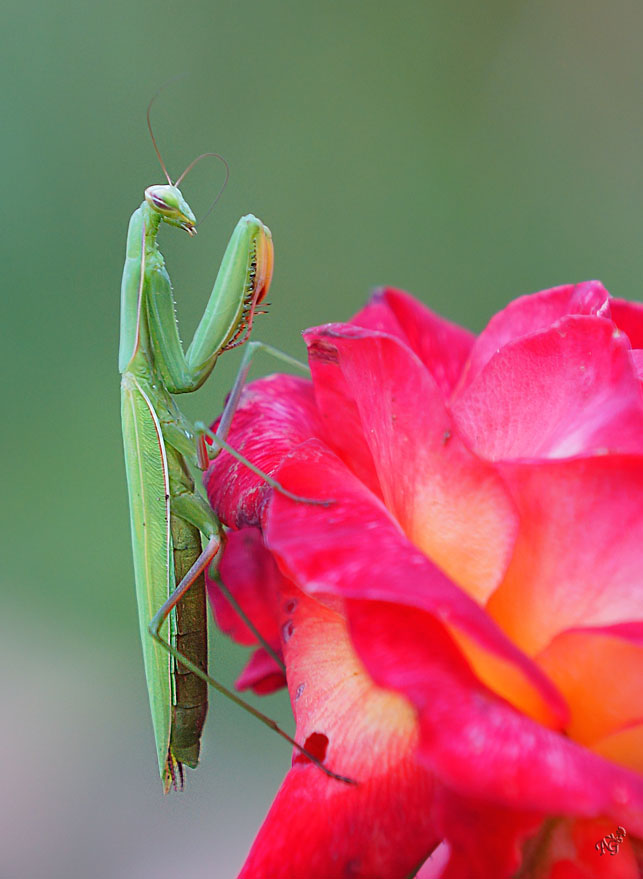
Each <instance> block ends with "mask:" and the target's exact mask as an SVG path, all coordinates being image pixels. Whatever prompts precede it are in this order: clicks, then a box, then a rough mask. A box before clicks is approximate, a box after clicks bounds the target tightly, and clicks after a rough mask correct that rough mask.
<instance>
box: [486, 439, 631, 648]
mask: <svg viewBox="0 0 643 879" xmlns="http://www.w3.org/2000/svg"><path fill="white" fill-rule="evenodd" d="M500 470H501V472H502V474H503V476H504V477H505V480H506V482H507V484H508V486H509V487H510V489H511V492H512V495H513V499H514V502H515V503H516V506H517V508H518V510H519V513H520V522H521V526H520V532H519V534H518V539H517V541H516V548H515V551H514V555H513V558H512V561H511V564H510V565H509V568H508V570H507V574H506V576H505V578H504V580H503V582H502V584H501V586H500V587H499V588H498V589H497V590H496V592H495V593H494V595H493V596H492V597H491V598H490V600H489V602H488V605H487V609H488V611H489V613H490V614H491V616H492V617H493V618H494V619H495V620H497V621H498V622H499V623H500V625H501V626H502V628H503V629H504V631H505V632H506V633H507V634H508V635H509V636H510V637H511V638H512V640H514V641H515V642H516V643H517V644H520V645H521V647H522V648H523V649H524V650H525V652H526V653H528V654H529V655H533V654H535V653H537V652H538V651H540V650H543V649H544V648H545V647H546V646H547V645H548V644H549V642H550V641H551V639H552V638H553V637H554V636H555V635H556V634H557V633H559V632H562V631H564V630H565V629H571V628H575V627H579V626H580V627H587V626H600V625H613V624H615V623H624V622H628V621H630V620H637V619H643V590H642V589H641V547H642V546H643V515H641V501H640V499H641V496H642V492H643V458H641V457H638V456H627V455H624V456H608V457H596V458H587V459H575V460H570V461H542V462H532V463H505V464H502V465H501V467H500Z"/></svg>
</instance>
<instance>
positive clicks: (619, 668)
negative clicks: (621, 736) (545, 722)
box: [537, 625, 643, 763]
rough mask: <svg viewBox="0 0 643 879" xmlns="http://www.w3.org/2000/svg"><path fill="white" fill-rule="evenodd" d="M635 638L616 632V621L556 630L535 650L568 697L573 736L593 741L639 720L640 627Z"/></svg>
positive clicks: (642, 695)
mask: <svg viewBox="0 0 643 879" xmlns="http://www.w3.org/2000/svg"><path fill="white" fill-rule="evenodd" d="M640 628H642V629H643V625H642V626H641V627H640ZM637 641H638V643H637V642H636V641H633V640H631V639H628V638H624V637H622V636H621V635H619V627H618V626H614V627H612V628H611V629H610V628H609V627H605V628H602V629H572V630H570V631H567V632H562V633H560V634H559V635H557V636H556V637H555V638H554V639H553V640H552V642H551V643H550V644H549V645H548V646H547V647H546V648H545V650H543V651H542V652H541V653H540V654H539V655H538V657H537V661H538V664H539V665H540V666H541V668H543V669H544V670H545V671H546V672H547V674H548V676H549V677H550V678H551V680H553V681H554V683H555V684H556V686H557V687H558V689H559V690H560V691H561V692H562V693H563V694H564V695H565V698H566V699H567V704H568V705H569V706H570V709H571V719H570V723H569V725H568V727H567V733H568V734H569V735H570V736H571V737H572V738H573V739H574V740H575V741H577V742H581V743H582V744H584V745H587V746H589V747H591V746H592V745H593V743H594V742H596V741H597V740H598V739H602V738H604V737H606V736H610V735H612V734H613V733H615V732H618V731H619V730H621V729H623V728H624V727H628V726H631V725H633V724H635V723H643V687H641V670H642V669H643V636H642V635H641V633H639V637H638V639H637ZM639 763H640V761H639Z"/></svg>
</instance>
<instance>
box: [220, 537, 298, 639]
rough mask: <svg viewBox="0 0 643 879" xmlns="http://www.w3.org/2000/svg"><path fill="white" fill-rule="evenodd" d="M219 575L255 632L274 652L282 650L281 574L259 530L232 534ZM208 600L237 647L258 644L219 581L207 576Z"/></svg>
mask: <svg viewBox="0 0 643 879" xmlns="http://www.w3.org/2000/svg"><path fill="white" fill-rule="evenodd" d="M219 576H220V577H221V580H222V581H223V584H224V585H225V587H226V588H227V589H228V591H229V592H230V593H231V595H232V597H233V599H234V601H236V603H237V604H238V605H239V607H240V608H241V610H242V611H243V612H244V614H245V615H246V616H247V617H248V618H249V619H250V621H251V622H252V624H253V625H254V627H255V629H257V630H258V632H259V633H260V634H261V636H262V637H263V639H264V641H267V642H268V644H270V646H271V647H273V648H274V649H277V650H279V649H280V646H279V645H280V636H279V627H278V624H277V616H276V613H277V612H276V602H277V598H278V595H279V587H280V584H281V574H280V573H279V571H278V569H277V566H276V565H275V562H274V560H273V558H272V556H271V555H270V553H268V552H266V548H265V546H264V544H263V538H262V536H261V532H260V531H259V530H258V529H257V528H243V529H242V530H241V531H230V532H229V533H228V539H227V542H226V546H225V549H224V552H223V557H222V559H221V561H220V562H219ZM206 586H207V590H208V597H209V599H210V604H211V605H212V612H213V614H214V618H215V620H216V623H217V626H218V627H219V628H220V629H221V631H222V632H225V634H226V635H228V636H229V637H230V638H232V639H233V640H235V641H236V642H237V643H238V644H245V645H247V644H257V643H258V641H257V637H256V635H255V633H254V632H252V631H251V630H250V629H249V628H248V627H247V626H246V624H245V623H244V622H243V620H242V619H241V617H240V616H239V614H238V613H237V611H236V609H235V608H234V607H233V605H232V604H231V603H230V602H229V600H228V598H227V597H226V596H225V595H224V594H223V593H222V592H221V590H220V589H219V585H218V583H217V582H216V580H212V579H211V578H210V576H209V572H208V573H206Z"/></svg>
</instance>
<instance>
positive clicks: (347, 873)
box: [344, 858, 362, 879]
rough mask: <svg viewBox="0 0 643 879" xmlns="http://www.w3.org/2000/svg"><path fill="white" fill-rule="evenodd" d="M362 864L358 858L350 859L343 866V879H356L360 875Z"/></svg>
mask: <svg viewBox="0 0 643 879" xmlns="http://www.w3.org/2000/svg"><path fill="white" fill-rule="evenodd" d="M361 868H362V862H361V860H360V859H359V858H351V859H350V861H347V863H346V865H345V866H344V879H356V877H357V876H360V875H361Z"/></svg>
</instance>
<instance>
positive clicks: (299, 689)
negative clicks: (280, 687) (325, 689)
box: [295, 684, 306, 702]
mask: <svg viewBox="0 0 643 879" xmlns="http://www.w3.org/2000/svg"><path fill="white" fill-rule="evenodd" d="M305 689H306V684H300V685H299V686H298V687H297V689H296V691H295V702H297V701H298V700H299V697H300V696H301V694H302V693H303V692H304V690H305Z"/></svg>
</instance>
